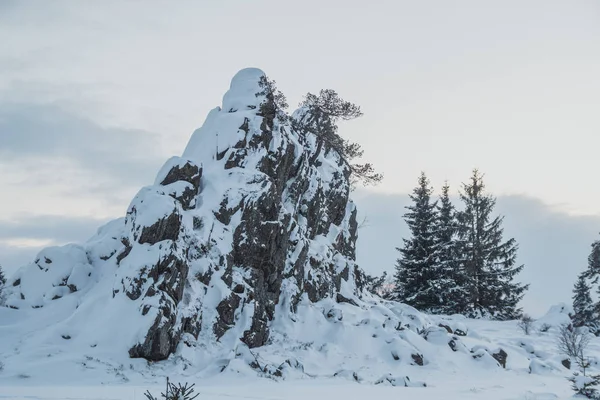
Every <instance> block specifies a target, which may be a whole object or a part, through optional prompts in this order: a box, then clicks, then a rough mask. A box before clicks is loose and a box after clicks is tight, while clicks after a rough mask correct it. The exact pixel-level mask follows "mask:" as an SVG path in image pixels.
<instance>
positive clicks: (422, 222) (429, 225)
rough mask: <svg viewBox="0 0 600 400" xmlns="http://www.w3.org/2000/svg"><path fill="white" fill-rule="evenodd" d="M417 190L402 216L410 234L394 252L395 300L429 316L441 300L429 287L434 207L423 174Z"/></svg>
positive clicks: (433, 276) (433, 264) (432, 270)
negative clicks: (398, 253) (428, 313)
mask: <svg viewBox="0 0 600 400" xmlns="http://www.w3.org/2000/svg"><path fill="white" fill-rule="evenodd" d="M418 182H419V183H418V186H417V187H416V188H415V189H414V190H413V192H412V194H411V195H410V198H411V200H412V201H413V204H412V205H410V206H407V207H406V208H407V209H408V210H409V211H408V212H407V213H406V214H404V220H405V221H406V224H407V225H408V228H409V229H410V232H411V237H410V239H403V241H404V245H403V246H402V247H401V248H397V250H398V251H399V252H400V258H399V259H398V261H397V263H396V274H395V283H396V287H395V294H394V297H395V299H396V300H398V301H401V302H403V303H406V304H409V305H411V306H413V307H415V308H417V309H419V310H422V311H425V312H430V311H437V310H439V307H440V303H441V298H440V292H439V289H438V288H437V287H435V286H434V285H433V282H434V280H435V279H436V278H437V276H436V274H437V273H438V270H437V254H436V253H437V251H436V249H437V246H436V237H435V229H436V219H437V213H436V207H437V202H432V200H431V194H432V192H433V189H432V187H431V186H430V184H429V179H427V176H426V175H425V173H424V172H422V173H421V176H420V177H419V181H418Z"/></svg>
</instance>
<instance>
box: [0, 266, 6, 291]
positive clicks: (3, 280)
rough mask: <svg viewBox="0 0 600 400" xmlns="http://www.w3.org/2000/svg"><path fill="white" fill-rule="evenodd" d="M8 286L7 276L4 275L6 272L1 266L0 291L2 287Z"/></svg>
mask: <svg viewBox="0 0 600 400" xmlns="http://www.w3.org/2000/svg"><path fill="white" fill-rule="evenodd" d="M4 285H6V276H5V275H4V270H3V269H2V265H0V290H1V289H2V286H4Z"/></svg>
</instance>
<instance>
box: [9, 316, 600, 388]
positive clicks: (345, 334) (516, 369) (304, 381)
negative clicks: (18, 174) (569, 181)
mask: <svg viewBox="0 0 600 400" xmlns="http://www.w3.org/2000/svg"><path fill="white" fill-rule="evenodd" d="M400 308H401V309H402V311H403V312H406V313H407V315H412V314H411V313H412V312H413V311H412V310H410V309H405V308H404V307H400ZM561 308H562V309H563V310H564V311H568V309H567V308H566V307H564V306H558V307H555V308H554V309H553V310H551V311H550V312H549V313H548V314H547V315H546V316H544V317H543V318H541V319H540V321H538V322H536V329H537V328H539V327H541V326H542V325H543V324H544V323H548V324H552V328H550V330H549V331H547V332H539V331H537V330H536V331H535V332H534V333H533V334H531V335H530V336H526V335H524V334H523V333H522V331H521V330H519V329H518V328H517V325H516V322H515V321H508V322H495V321H485V320H471V319H464V318H462V317H460V316H453V317H436V318H433V317H427V316H423V315H419V314H418V313H417V314H416V315H415V318H423V319H426V320H428V321H429V322H431V323H432V326H436V325H434V324H435V323H436V322H438V323H439V322H441V323H443V324H444V325H447V326H449V327H450V328H451V329H460V330H464V331H466V333H467V334H466V336H460V337H459V339H458V342H459V343H460V344H459V350H458V351H456V352H454V351H452V350H451V349H450V347H449V346H448V345H447V344H444V342H445V341H446V339H447V337H451V336H452V335H448V336H447V337H445V336H444V334H443V332H442V331H441V330H437V329H436V330H432V331H431V332H432V333H430V334H429V335H428V339H427V340H425V339H424V338H423V335H418V334H414V335H413V334H410V335H406V337H409V338H410V340H411V341H412V342H413V343H414V344H415V345H416V346H418V347H419V348H420V349H421V350H423V355H424V361H425V363H424V365H423V366H418V365H415V364H414V363H411V362H410V361H406V362H403V361H402V358H401V359H400V360H394V358H393V357H392V356H391V352H390V346H389V345H390V344H388V343H386V341H385V340H379V341H378V340H376V338H374V337H373V335H382V336H385V335H383V332H384V331H385V328H382V326H380V325H379V324H376V323H374V322H366V321H364V322H363V323H362V324H360V326H355V324H356V322H357V321H358V320H359V319H360V320H361V322H362V318H363V317H364V316H365V314H362V313H360V312H358V313H356V312H352V311H356V310H349V309H342V313H343V319H342V321H339V322H332V321H328V320H327V319H323V320H322V322H321V323H320V324H317V325H316V326H314V329H313V326H312V325H311V326H305V325H304V324H301V325H299V328H298V329H301V330H303V331H302V332H298V335H302V336H304V335H306V338H307V339H309V340H310V341H307V342H305V343H303V344H295V345H294V344H293V343H291V342H289V341H282V342H279V341H276V342H274V343H273V344H271V345H269V346H266V347H264V348H260V349H256V352H255V354H256V355H257V358H258V360H259V361H260V362H261V363H263V364H264V365H268V364H271V365H277V363H278V362H280V361H281V360H283V359H291V358H294V359H295V360H297V361H298V362H299V363H301V364H302V367H303V369H304V372H303V373H302V372H301V371H299V370H298V368H291V366H290V368H288V369H287V370H286V371H284V374H283V376H282V377H276V376H273V375H270V379H259V380H256V371H255V370H253V369H251V368H249V367H248V366H247V364H245V363H241V362H239V361H240V358H239V357H235V356H233V355H231V356H230V357H229V359H226V357H225V358H224V359H223V360H222V361H221V362H222V365H225V364H227V367H226V368H225V370H224V371H223V372H218V371H215V370H214V368H212V367H210V366H208V367H207V368H206V369H205V370H203V371H200V372H198V371H197V370H195V369H192V367H188V368H187V369H186V368H185V367H184V366H183V365H182V361H175V360H173V362H171V360H169V361H166V362H160V363H154V364H147V365H144V366H141V365H135V366H134V368H133V369H132V368H131V367H130V365H129V364H130V363H131V362H132V361H134V362H135V361H136V360H127V359H123V360H121V361H123V365H119V364H117V363H114V364H111V363H106V362H101V361H99V360H94V359H90V358H89V357H80V358H79V359H77V358H76V357H75V358H73V359H69V358H67V357H64V356H63V357H62V359H61V362H60V363H54V367H53V368H52V369H50V368H48V367H47V364H45V363H44V360H43V359H37V360H24V359H21V360H20V361H17V360H16V359H13V360H6V362H7V364H6V366H5V369H4V371H2V372H1V373H0V387H1V390H0V399H2V398H6V399H25V398H27V399H64V398H70V399H144V397H143V395H142V393H143V392H144V391H145V390H147V389H150V390H151V391H152V392H154V393H158V392H159V391H160V390H161V389H162V384H163V382H164V375H166V374H169V375H170V376H171V378H172V379H175V380H181V381H188V382H194V383H195V384H196V387H197V392H199V393H200V394H201V397H200V398H202V399H223V398H229V399H282V400H283V399H290V400H292V399H293V400H295V399H306V398H316V399H320V398H330V397H334V398H345V399H350V400H351V399H362V398H365V397H376V398H381V399H395V398H398V396H402V397H403V398H414V397H417V396H418V397H419V398H422V399H424V400H427V399H439V398H448V399H490V400H494V399H528V400H529V399H543V400H546V399H567V398H570V397H571V396H572V392H571V390H570V386H569V383H568V382H567V380H566V379H565V378H566V377H567V376H569V375H570V373H571V371H569V370H568V369H566V368H565V367H563V366H562V364H560V361H561V357H558V356H557V353H556V329H557V326H558V325H559V324H561V323H564V322H565V321H566V320H567V319H568V316H567V315H566V313H565V312H561ZM397 311H400V310H397ZM11 314H15V313H14V310H6V309H5V310H2V320H3V321H4V320H5V318H6V317H8V316H9V315H11ZM301 314H304V313H301ZM368 315H369V316H370V317H372V319H373V320H377V319H378V318H377V317H378V311H377V310H371V311H370V312H369V313H368ZM308 316H309V315H308V313H307V314H305V317H308ZM14 322H16V321H14ZM443 330H444V331H446V329H443ZM3 332H4V334H3V338H8V336H6V326H5V325H4V326H3ZM311 342H312V343H311ZM462 346H464V347H465V348H466V349H464V348H463V350H461V349H460V348H462ZM495 347H501V348H502V349H504V350H505V351H506V352H507V354H508V357H507V362H506V368H502V367H500V366H498V364H497V363H495V362H494V361H495V360H493V359H490V358H489V357H486V356H482V357H480V358H477V359H474V358H473V356H474V355H476V354H479V353H478V352H477V349H481V348H484V349H485V348H487V349H492V348H495ZM473 349H475V352H474V353H471V352H470V351H471V350H473ZM589 353H590V356H591V357H592V358H593V360H594V365H593V367H592V371H594V372H597V370H598V360H599V359H600V341H599V340H598V339H596V338H594V339H593V340H592V343H591V345H590V352H589ZM56 357H61V355H60V354H52V355H50V353H49V358H56ZM38 364H41V365H38ZM355 373H356V375H357V376H358V377H359V380H360V381H361V382H360V383H359V382H357V381H356V379H355V378H354V374H355ZM388 374H391V377H392V379H389V380H388V379H387V377H389V375H388ZM405 376H409V377H410V382H411V383H414V384H415V385H414V387H413V386H412V385H409V387H405V380H404V377H405ZM381 378H384V379H383V380H382V379H381ZM380 381H382V382H381V383H378V382H380ZM390 381H392V382H393V383H397V382H398V381H400V382H401V384H400V386H401V387H398V386H393V383H391V382H390ZM419 382H425V383H427V386H426V387H420V385H418V383H419Z"/></svg>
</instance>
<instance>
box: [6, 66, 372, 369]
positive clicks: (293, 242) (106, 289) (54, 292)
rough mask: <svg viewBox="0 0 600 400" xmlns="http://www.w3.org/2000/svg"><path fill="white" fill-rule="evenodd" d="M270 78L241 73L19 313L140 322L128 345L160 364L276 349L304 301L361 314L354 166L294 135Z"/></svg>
mask: <svg viewBox="0 0 600 400" xmlns="http://www.w3.org/2000/svg"><path fill="white" fill-rule="evenodd" d="M263 75H264V74H263V72H262V71H260V70H258V69H245V70H242V71H240V72H239V73H238V74H237V75H236V76H235V77H234V78H233V80H232V82H231V87H230V90H229V91H228V92H227V93H226V94H225V96H224V98H223V105H222V107H219V108H216V109H214V110H212V111H211V112H210V113H209V115H208V117H207V119H206V122H205V123H204V125H203V126H202V127H201V128H200V129H198V130H197V131H195V132H194V134H193V136H192V138H191V140H190V142H189V144H188V146H187V148H186V149H185V151H184V153H183V155H182V156H181V157H173V158H171V159H170V160H168V161H167V163H166V164H165V165H164V167H163V168H162V169H161V171H160V172H159V173H158V176H157V178H156V181H155V182H154V184H153V185H151V186H147V187H144V188H143V189H141V190H140V191H139V193H138V194H137V195H136V197H135V198H134V199H133V201H132V202H131V204H130V206H129V208H128V210H127V214H126V216H125V218H122V219H119V220H116V221H113V222H111V223H110V224H109V225H107V226H106V227H103V228H101V229H100V230H99V231H98V234H97V235H96V236H95V237H94V238H92V239H91V240H90V241H88V242H87V243H86V244H85V245H81V246H78V245H70V246H66V247H61V248H49V249H47V250H44V251H42V252H41V253H40V255H39V256H38V259H37V260H36V261H35V262H34V263H32V264H30V265H28V266H25V267H23V268H22V269H21V270H19V272H18V273H17V274H16V275H15V276H14V277H13V279H12V281H11V282H9V283H8V284H7V286H8V290H7V299H6V304H7V305H8V306H10V307H12V308H27V307H35V308H39V307H46V306H48V305H50V304H52V303H55V302H61V301H62V302H65V301H66V299H67V298H69V297H73V298H77V307H75V309H76V310H78V311H75V314H77V313H78V312H79V314H82V313H88V316H89V313H97V316H98V318H99V319H103V318H104V319H105V320H106V321H105V322H104V328H103V329H115V328H116V327H114V326H113V327H110V326H107V325H110V324H111V323H114V322H111V321H115V320H118V318H117V317H118V315H119V314H122V315H123V318H125V319H128V320H135V327H130V328H127V329H125V328H123V331H122V332H121V333H120V334H122V335H125V336H128V337H127V340H126V343H127V346H128V348H129V350H128V351H129V355H130V356H131V357H134V358H138V357H141V358H145V359H148V360H154V361H156V360H163V359H166V358H168V357H169V355H170V354H172V353H173V352H175V351H176V349H177V347H178V346H179V345H180V343H182V342H185V343H191V342H200V341H201V342H215V341H216V342H221V343H235V342H236V341H241V342H243V343H245V344H246V345H247V346H248V347H250V348H253V347H258V346H262V345H265V344H266V343H267V342H268V341H269V338H270V334H271V329H272V325H273V321H275V320H276V319H278V318H279V319H289V320H291V321H293V320H294V318H295V317H294V315H295V313H296V311H297V307H298V304H299V303H300V302H302V301H306V302H317V301H320V300H322V299H324V298H331V299H333V300H334V301H337V302H346V303H350V304H357V302H359V301H360V297H361V295H362V294H361V291H362V289H361V285H362V274H361V272H360V270H359V269H358V267H357V266H356V264H355V262H354V259H355V242H356V239H357V222H356V208H355V207H354V205H353V203H352V202H351V201H350V199H349V177H350V170H349V168H348V165H347V164H346V163H345V162H344V161H343V160H342V159H341V157H340V156H339V154H337V153H336V152H335V151H334V150H332V149H329V148H327V146H323V145H319V143H318V141H317V138H316V137H315V136H314V135H312V134H305V133H302V132H298V131H296V130H294V129H293V127H292V125H291V124H290V123H289V119H288V118H287V117H286V116H285V115H281V114H280V113H279V112H277V111H276V107H275V106H274V103H273V102H274V99H273V97H272V96H270V95H267V94H264V90H262V88H261V86H260V84H259V82H260V80H261V77H262V76H263ZM261 93H262V94H261ZM303 112H304V111H303V110H299V111H297V112H296V118H302V117H303V116H302V113H303ZM92 299H95V300H94V301H95V302H99V301H100V300H98V299H102V300H101V301H102V303H103V304H104V307H97V306H92V305H88V304H91V303H92ZM107 314H110V315H111V317H107V316H106V315H107ZM125 316H126V317H125ZM72 318H74V319H75V320H76V319H77V318H78V317H77V315H74V316H73V317H72ZM72 325H73V322H72V323H71V326H72ZM129 325H131V324H129ZM93 334H95V333H90V335H92V336H93Z"/></svg>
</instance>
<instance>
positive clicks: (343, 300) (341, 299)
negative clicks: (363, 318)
mask: <svg viewBox="0 0 600 400" xmlns="http://www.w3.org/2000/svg"><path fill="white" fill-rule="evenodd" d="M335 300H336V301H337V302H338V303H348V304H352V305H353V306H356V307H358V304H357V303H356V302H355V301H354V300H352V299H349V298H347V297H344V296H343V295H341V294H340V293H338V294H337V295H336V298H335Z"/></svg>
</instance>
